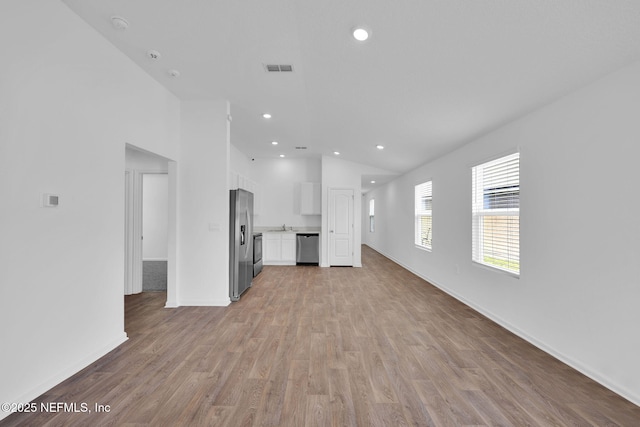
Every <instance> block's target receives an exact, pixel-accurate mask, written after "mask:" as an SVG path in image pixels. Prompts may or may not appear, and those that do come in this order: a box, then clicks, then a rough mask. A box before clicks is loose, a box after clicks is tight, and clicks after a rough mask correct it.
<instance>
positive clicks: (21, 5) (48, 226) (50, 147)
mask: <svg viewBox="0 0 640 427" xmlns="http://www.w3.org/2000/svg"><path fill="white" fill-rule="evenodd" d="M0 57H2V61H3V65H4V66H3V67H0V199H1V200H2V201H3V202H2V206H3V208H2V209H1V211H0V212H1V213H0V215H1V218H0V236H2V239H1V241H0V263H1V265H0V324H2V325H5V326H7V325H12V326H11V327H6V328H5V329H4V331H3V333H2V335H1V337H0V343H1V347H2V351H0V366H2V367H4V369H2V370H0V402H28V401H30V400H31V399H33V398H35V397H36V396H37V395H39V394H40V393H42V392H44V391H46V390H47V389H49V388H50V387H51V386H53V385H55V384H57V383H58V382H59V381H61V380H62V379H64V378H66V377H67V376H69V375H71V374H73V373H75V372H76V371H78V370H79V369H81V368H83V367H84V366H86V365H87V364H89V363H91V362H93V361H94V360H95V359H97V358H98V357H100V356H102V355H103V354H105V353H106V352H108V351H110V350H111V349H113V348H114V347H116V346H117V345H118V344H120V343H122V342H123V341H124V340H125V339H126V335H125V333H124V307H123V296H122V293H123V276H124V270H123V268H124V267H123V259H124V246H123V238H124V214H123V213H124V169H125V142H130V143H132V144H134V145H136V146H139V147H142V148H145V149H147V150H149V151H153V152H156V153H158V154H161V155H163V156H165V157H168V158H176V156H177V153H178V137H179V129H180V123H179V118H180V116H179V109H180V104H179V101H178V100H177V99H176V98H175V96H173V95H172V94H171V93H169V92H168V91H167V90H165V89H163V88H162V87H161V86H160V85H159V84H158V83H157V82H155V81H154V80H153V79H151V78H150V77H149V76H148V75H146V74H145V73H144V72H142V70H140V68H139V67H138V66H136V65H135V64H133V63H132V62H131V61H130V60H129V59H128V58H127V57H126V56H125V55H123V54H122V53H120V52H119V51H117V50H116V49H115V48H114V47H113V46H112V45H111V44H110V43H108V42H107V41H106V40H104V39H103V38H102V37H101V36H100V35H99V34H98V33H97V32H95V30H93V29H91V28H90V27H89V26H88V25H87V24H85V23H84V22H83V21H82V20H81V19H80V18H79V17H78V16H76V15H75V14H73V13H72V12H71V11H70V10H69V9H68V8H67V7H66V6H65V5H63V4H62V3H61V2H57V1H53V2H52V1H48V0H31V1H28V2H25V1H23V0H4V1H3V2H2V4H1V5H0ZM42 193H55V194H58V195H59V196H60V206H59V207H57V208H42V207H40V197H41V194H42ZM6 415H8V414H7V413H0V417H3V416H6Z"/></svg>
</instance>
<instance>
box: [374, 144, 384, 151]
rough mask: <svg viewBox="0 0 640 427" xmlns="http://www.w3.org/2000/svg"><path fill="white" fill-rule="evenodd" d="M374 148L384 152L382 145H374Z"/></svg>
mask: <svg viewBox="0 0 640 427" xmlns="http://www.w3.org/2000/svg"><path fill="white" fill-rule="evenodd" d="M376 148H377V149H378V150H384V145H380V144H378V145H376Z"/></svg>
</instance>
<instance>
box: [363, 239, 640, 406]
mask: <svg viewBox="0 0 640 427" xmlns="http://www.w3.org/2000/svg"><path fill="white" fill-rule="evenodd" d="M367 246H368V245H367ZM369 247H370V248H371V249H373V250H374V251H376V252H378V253H380V254H382V255H384V256H385V257H387V258H389V259H390V260H392V261H393V262H395V263H396V264H398V265H400V266H401V267H402V268H404V269H406V270H408V271H410V272H412V273H413V274H415V275H416V276H418V277H420V278H421V279H423V280H426V281H427V282H429V283H430V284H432V285H433V286H435V287H436V288H438V289H440V290H441V291H443V292H445V293H446V294H448V295H450V296H452V297H453V298H455V299H457V300H458V301H460V302H462V303H463V304H465V305H467V306H469V307H471V308H472V309H474V310H475V311H477V312H478V313H480V314H482V315H483V316H485V317H487V318H488V319H490V320H492V321H493V322H495V323H497V324H498V325H500V326H502V327H503V328H505V329H507V330H508V331H509V332H511V333H513V334H514V335H517V336H518V337H520V338H522V339H523V340H525V341H527V342H528V343H530V344H532V345H534V346H536V347H537V348H539V349H540V350H542V351H544V352H545V353H547V354H549V355H550V356H553V357H554V358H556V359H558V360H559V361H561V362H562V363H564V364H566V365H568V366H570V367H572V368H573V369H575V370H576V371H578V372H580V373H581V374H583V375H585V376H587V377H589V378H591V379H592V380H593V381H595V382H597V383H598V384H600V385H602V386H604V387H606V388H608V389H609V390H611V391H613V392H614V393H616V394H618V395H620V396H622V397H623V398H625V399H627V400H628V401H629V402H631V403H633V404H634V405H637V406H640V396H638V395H637V394H636V393H634V392H633V391H631V390H629V389H627V388H626V387H624V386H621V385H620V384H617V383H616V382H615V381H611V379H609V378H608V377H607V376H605V375H602V374H600V373H599V372H596V371H593V370H592V369H590V368H589V367H588V366H585V365H583V364H582V363H579V362H577V361H576V360H574V359H572V358H571V357H568V356H567V355H565V354H563V353H562V352H559V351H557V350H556V349H554V348H553V347H551V346H549V345H547V344H545V343H544V342H542V341H540V340H538V339H536V338H535V337H532V336H530V335H529V334H527V333H526V332H524V331H522V330H520V329H519V328H517V327H516V326H514V325H512V324H511V323H509V322H507V321H506V320H504V319H502V318H501V317H500V316H497V315H495V314H494V313H492V312H490V311H487V310H485V309H484V308H482V307H480V306H478V305H476V304H475V303H474V302H472V301H469V300H467V299H466V298H464V297H463V296H461V295H458V294H457V293H456V292H455V291H453V290H451V289H449V288H447V287H446V286H443V285H442V284H440V283H438V282H436V281H434V280H431V279H430V278H429V277H426V276H424V275H422V274H420V273H418V272H417V271H415V270H413V269H411V268H410V267H408V266H406V265H405V264H404V263H402V262H400V261H399V260H397V259H395V258H394V257H392V256H390V255H387V254H386V253H384V252H382V251H380V250H378V249H375V248H374V247H372V246H369Z"/></svg>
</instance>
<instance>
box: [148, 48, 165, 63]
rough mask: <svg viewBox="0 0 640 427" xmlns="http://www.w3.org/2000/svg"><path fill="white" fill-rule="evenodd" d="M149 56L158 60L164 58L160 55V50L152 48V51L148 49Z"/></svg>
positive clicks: (153, 59)
mask: <svg viewBox="0 0 640 427" xmlns="http://www.w3.org/2000/svg"><path fill="white" fill-rule="evenodd" d="M147 58H149V59H151V60H152V61H157V60H159V59H160V58H162V55H160V52H158V51H157V50H153V49H151V50H150V51H147Z"/></svg>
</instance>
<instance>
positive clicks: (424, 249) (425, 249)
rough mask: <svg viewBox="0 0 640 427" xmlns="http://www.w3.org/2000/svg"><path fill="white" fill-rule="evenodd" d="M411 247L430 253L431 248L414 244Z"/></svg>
mask: <svg viewBox="0 0 640 427" xmlns="http://www.w3.org/2000/svg"><path fill="white" fill-rule="evenodd" d="M413 245H414V246H415V247H416V249H420V250H421V251H425V252H431V251H432V248H425V247H424V246H420V245H416V244H415V243H414V244H413Z"/></svg>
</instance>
